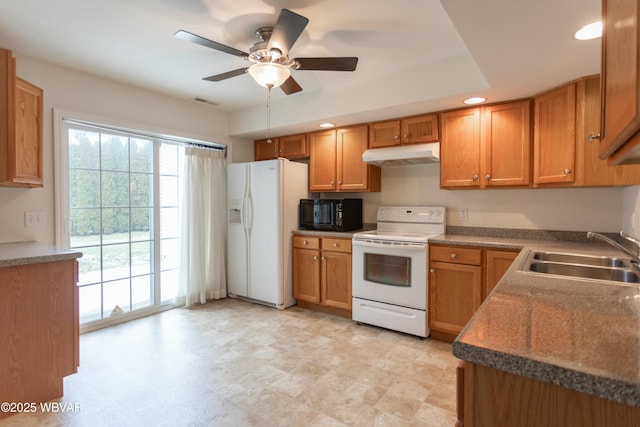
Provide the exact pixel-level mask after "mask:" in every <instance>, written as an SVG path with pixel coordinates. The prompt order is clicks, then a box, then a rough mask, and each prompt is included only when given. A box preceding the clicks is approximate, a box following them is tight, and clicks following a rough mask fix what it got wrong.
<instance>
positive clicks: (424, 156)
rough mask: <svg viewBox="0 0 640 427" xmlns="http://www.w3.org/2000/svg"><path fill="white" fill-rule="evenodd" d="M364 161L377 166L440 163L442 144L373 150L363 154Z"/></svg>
mask: <svg viewBox="0 0 640 427" xmlns="http://www.w3.org/2000/svg"><path fill="white" fill-rule="evenodd" d="M362 160H363V161H365V162H367V163H370V164H372V165H375V166H402V165H416V164H422V163H437V162H439V161H440V143H439V142H430V143H428V144H410V145H398V146H397V147H385V148H372V149H369V150H366V151H365V152H364V153H362Z"/></svg>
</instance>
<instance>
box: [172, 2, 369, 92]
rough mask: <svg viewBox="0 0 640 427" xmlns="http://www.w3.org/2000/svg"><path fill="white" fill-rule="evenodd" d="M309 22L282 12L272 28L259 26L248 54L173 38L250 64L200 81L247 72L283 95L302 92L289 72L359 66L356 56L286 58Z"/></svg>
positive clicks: (181, 34)
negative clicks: (255, 38)
mask: <svg viewBox="0 0 640 427" xmlns="http://www.w3.org/2000/svg"><path fill="white" fill-rule="evenodd" d="M308 23H309V19H307V18H305V17H304V16H302V15H298V14H297V13H294V12H291V11H290V10H288V9H282V10H281V11H280V15H279V16H278V21H277V22H276V25H275V26H274V27H260V28H258V29H257V30H256V32H255V34H256V37H257V38H258V41H257V42H256V43H254V44H253V45H251V47H250V48H249V53H246V52H243V51H241V50H238V49H235V48H232V47H229V46H226V45H223V44H221V43H218V42H215V41H213V40H209V39H206V38H204V37H201V36H199V35H197V34H193V33H190V32H188V31H184V30H179V31H176V33H175V34H174V36H175V37H177V38H179V39H182V40H186V41H189V42H192V43H196V44H199V45H202V46H205V47H209V48H211V49H215V50H218V51H220V52H224V53H228V54H231V55H235V56H239V57H240V58H242V59H244V60H247V61H249V62H252V63H253V64H252V65H251V66H249V67H244V68H239V69H237V70H232V71H227V72H226V73H221V74H216V75H213V76H209V77H205V78H204V79H203V80H208V81H213V82H219V81H221V80H225V79H228V78H231V77H235V76H239V75H242V74H245V73H247V72H248V73H249V74H251V76H252V77H253V78H254V80H255V81H256V82H257V83H258V84H260V85H262V86H264V87H267V88H269V89H271V88H274V87H280V88H281V89H282V91H283V92H284V93H286V94H287V95H291V94H293V93H296V92H300V91H301V90H302V88H301V87H300V85H299V84H298V82H296V81H295V80H294V78H293V77H292V76H291V70H318V71H354V70H355V69H356V65H357V64H358V58H357V57H325V58H289V49H291V47H292V46H293V44H294V43H295V42H296V40H297V39H298V37H299V36H300V34H302V31H303V30H304V28H305V27H306V26H307V24H308Z"/></svg>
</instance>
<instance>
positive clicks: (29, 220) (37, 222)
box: [24, 212, 44, 227]
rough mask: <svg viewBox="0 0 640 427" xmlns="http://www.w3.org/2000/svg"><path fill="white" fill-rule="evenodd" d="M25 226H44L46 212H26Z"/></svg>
mask: <svg viewBox="0 0 640 427" xmlns="http://www.w3.org/2000/svg"><path fill="white" fill-rule="evenodd" d="M24 226H25V227H44V212H25V213H24Z"/></svg>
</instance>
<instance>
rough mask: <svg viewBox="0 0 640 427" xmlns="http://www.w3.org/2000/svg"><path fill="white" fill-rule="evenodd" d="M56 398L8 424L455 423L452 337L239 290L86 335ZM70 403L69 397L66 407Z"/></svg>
mask: <svg viewBox="0 0 640 427" xmlns="http://www.w3.org/2000/svg"><path fill="white" fill-rule="evenodd" d="M80 351H81V354H80V364H81V366H80V369H79V371H78V374H76V375H72V376H69V377H67V378H66V379H65V396H64V397H63V398H61V399H58V400H57V402H59V403H60V407H62V405H63V404H64V405H70V406H69V407H70V408H74V410H68V411H62V410H60V411H57V412H54V411H49V412H46V411H45V412H42V411H38V412H36V413H30V414H27V413H23V414H17V415H14V416H12V417H10V418H7V419H4V420H0V426H1V427H4V426H91V427H98V426H118V427H120V426H323V427H324V426H345V425H346V426H385V427H387V426H453V425H454V424H455V412H454V411H455V366H456V363H457V361H456V359H455V358H454V357H453V356H452V355H451V346H450V345H449V344H446V343H442V342H438V341H434V340H430V339H426V340H420V339H418V338H416V337H412V336H409V335H404V334H401V333H398V332H392V331H387V330H384V329H380V328H376V327H373V326H367V325H358V324H356V323H355V322H353V321H352V320H349V319H344V318H341V317H336V316H332V315H328V314H322V313H318V312H315V311H310V310H305V309H302V308H298V307H292V308H289V309H287V310H284V311H278V310H275V309H273V308H268V307H264V306H261V305H256V304H251V303H247V302H244V301H239V300H234V299H224V300H219V301H214V302H210V303H208V304H206V305H204V306H198V307H197V308H193V309H183V308H181V309H175V310H170V311H167V312H164V313H162V314H159V315H155V316H150V317H147V318H143V319H139V320H135V321H132V322H129V323H127V324H123V325H119V326H115V327H112V328H109V329H103V330H99V331H96V332H91V333H88V334H84V335H82V336H81V338H80ZM65 409H68V408H65Z"/></svg>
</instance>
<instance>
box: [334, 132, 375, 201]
mask: <svg viewBox="0 0 640 427" xmlns="http://www.w3.org/2000/svg"><path fill="white" fill-rule="evenodd" d="M366 149H367V126H355V127H349V128H342V129H338V131H337V149H336V153H337V155H338V158H337V164H336V169H337V176H338V190H339V191H364V190H367V189H368V182H369V180H368V172H369V167H370V166H369V165H368V164H367V163H365V162H363V161H362V153H363V152H364V151H365V150H366Z"/></svg>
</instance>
